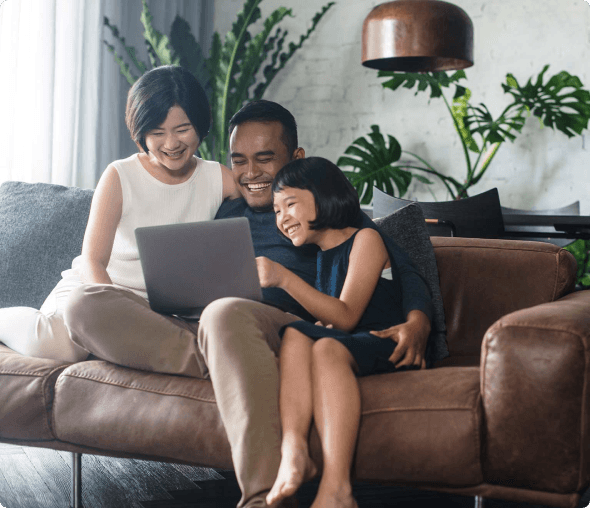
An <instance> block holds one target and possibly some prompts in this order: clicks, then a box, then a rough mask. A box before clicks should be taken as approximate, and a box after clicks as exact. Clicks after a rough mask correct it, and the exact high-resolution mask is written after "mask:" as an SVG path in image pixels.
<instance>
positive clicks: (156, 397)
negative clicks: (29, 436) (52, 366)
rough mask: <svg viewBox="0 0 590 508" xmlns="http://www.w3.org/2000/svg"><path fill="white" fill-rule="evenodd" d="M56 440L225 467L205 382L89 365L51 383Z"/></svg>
mask: <svg viewBox="0 0 590 508" xmlns="http://www.w3.org/2000/svg"><path fill="white" fill-rule="evenodd" d="M53 418H54V425H55V432H56V436H57V437H58V438H59V439H61V440H62V441H65V442H68V443H73V444H78V445H83V446H89V447H92V448H98V449H100V450H107V451H108V450H114V451H119V452H126V453H132V454H139V455H144V456H153V457H161V458H163V459H169V460H180V461H186V462H192V463H194V464H202V465H206V466H209V467H228V468H231V467H232V461H231V453H230V447H229V442H228V440H227V435H226V433H225V429H224V427H223V424H222V422H221V417H220V415H219V411H218V409H217V404H216V403H215V398H214V395H213V387H212V385H211V382H210V381H207V380H203V379H196V378H190V377H184V376H172V375H166V374H156V373H150V372H145V371H139V370H134V369H129V368H126V367H119V366H116V365H113V364H111V363H108V362H103V361H89V362H83V363H79V364H74V365H71V366H70V367H68V368H67V369H66V370H65V371H64V372H63V373H62V374H61V375H60V377H59V379H58V381H57V383H56V386H55V403H54V416H53Z"/></svg>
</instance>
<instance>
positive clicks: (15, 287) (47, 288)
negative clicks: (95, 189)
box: [0, 182, 92, 309]
mask: <svg viewBox="0 0 590 508" xmlns="http://www.w3.org/2000/svg"><path fill="white" fill-rule="evenodd" d="M91 200H92V191H91V190H84V189H78V188H75V187H64V186H61V185H52V184H45V183H34V184H31V183H24V182H4V183H3V184H2V185H1V186H0V217H1V220H0V280H1V281H2V286H1V290H0V307H16V306H25V307H34V308H36V309H38V308H39V307H40V306H41V304H42V303H43V301H44V300H45V298H46V297H47V295H48V294H49V293H50V292H51V290H52V289H53V287H54V286H55V285H56V284H57V282H58V281H59V279H60V276H61V272H62V271H63V270H66V269H68V268H70V266H71V264H72V259H74V257H76V256H77V255H78V254H80V251H81V248H82V238H83V236H84V230H85V229H86V223H87V221H88V212H89V209H90V202H91Z"/></svg>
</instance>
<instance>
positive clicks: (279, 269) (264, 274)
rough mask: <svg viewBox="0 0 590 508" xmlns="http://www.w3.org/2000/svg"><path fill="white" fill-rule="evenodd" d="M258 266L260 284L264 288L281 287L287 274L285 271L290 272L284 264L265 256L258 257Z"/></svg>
mask: <svg viewBox="0 0 590 508" xmlns="http://www.w3.org/2000/svg"><path fill="white" fill-rule="evenodd" d="M256 267H257V268H258V278H259V279H260V286H261V287H263V288H273V287H280V286H281V284H282V283H283V280H284V277H285V276H286V275H285V272H288V270H287V269H286V268H285V267H284V266H283V265H281V264H279V263H276V262H275V261H271V260H270V259H268V258H267V257H264V256H259V257H257V258H256Z"/></svg>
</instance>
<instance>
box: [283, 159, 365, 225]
mask: <svg viewBox="0 0 590 508" xmlns="http://www.w3.org/2000/svg"><path fill="white" fill-rule="evenodd" d="M286 187H293V188H295V189H305V190H308V191H310V192H311V193H312V194H313V197H314V199H315V208H316V218H315V220H313V221H311V222H310V223H309V227H310V228H311V229H314V230H318V229H324V228H330V229H344V228H347V227H354V226H355V224H356V221H357V219H358V216H359V214H360V210H361V207H360V203H359V197H358V194H357V192H356V190H355V189H354V187H353V186H352V184H351V183H350V182H349V181H348V178H346V176H345V175H344V173H343V172H342V171H341V170H340V168H338V166H336V164H334V163H333V162H330V161H329V160H327V159H324V158H323V157H307V158H305V159H295V160H292V161H291V162H289V163H288V164H286V165H285V166H283V167H282V169H281V170H280V171H279V172H278V173H277V175H276V176H275V178H274V180H273V182H272V192H273V194H274V193H275V192H280V191H281V190H283V189H284V188H286Z"/></svg>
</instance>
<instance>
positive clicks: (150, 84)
mask: <svg viewBox="0 0 590 508" xmlns="http://www.w3.org/2000/svg"><path fill="white" fill-rule="evenodd" d="M173 106H180V107H181V108H182V109H183V110H184V112H185V113H186V116H188V119H189V120H190V122H191V123H192V124H193V127H194V128H195V130H196V131H197V135H198V136H199V142H201V141H203V139H205V137H206V136H207V134H208V133H209V127H210V126H211V108H210V106H209V101H208V100H207V95H206V94H205V90H203V87H202V86H201V85H200V84H199V82H198V81H197V79H196V78H195V77H194V76H193V75H192V74H191V73H190V72H189V71H188V70H186V69H184V68H183V67H178V66H173V65H163V66H161V67H156V68H155V69H152V70H151V71H148V72H146V73H145V74H143V75H142V76H141V77H140V78H139V79H138V80H137V81H136V82H135V83H134V84H133V86H132V87H131V89H130V90H129V94H128V95H127V108H126V110H125V123H126V124H127V128H128V129H129V132H130V133H131V138H132V139H133V141H135V143H137V144H138V145H139V146H140V147H141V148H142V149H143V150H144V152H145V153H148V152H149V150H148V147H147V145H146V142H145V137H146V134H147V133H148V132H149V131H151V130H152V129H155V128H157V127H159V126H160V125H162V123H163V122H164V120H166V116H168V110H169V109H170V108H171V107H173Z"/></svg>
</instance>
